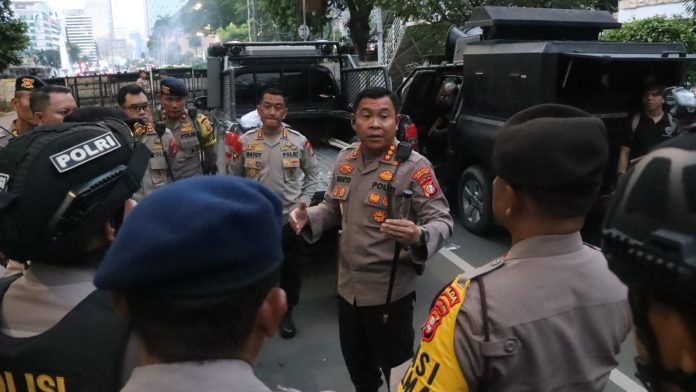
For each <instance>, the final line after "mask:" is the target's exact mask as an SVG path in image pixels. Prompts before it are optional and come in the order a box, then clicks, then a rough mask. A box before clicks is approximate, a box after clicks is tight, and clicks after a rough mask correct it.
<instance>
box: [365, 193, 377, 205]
mask: <svg viewBox="0 0 696 392" xmlns="http://www.w3.org/2000/svg"><path fill="white" fill-rule="evenodd" d="M379 199H380V197H379V193H377V192H370V196H369V197H368V200H370V203H375V204H377V203H379Z"/></svg>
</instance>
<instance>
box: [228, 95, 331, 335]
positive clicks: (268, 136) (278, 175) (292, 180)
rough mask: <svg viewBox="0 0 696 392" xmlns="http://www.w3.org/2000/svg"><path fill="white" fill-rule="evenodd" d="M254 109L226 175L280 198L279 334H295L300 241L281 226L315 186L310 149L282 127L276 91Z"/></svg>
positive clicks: (284, 108)
mask: <svg viewBox="0 0 696 392" xmlns="http://www.w3.org/2000/svg"><path fill="white" fill-rule="evenodd" d="M256 110H257V111H258V113H259V117H260V119H261V122H262V126H261V127H260V128H258V129H255V130H252V131H249V132H247V133H245V134H244V135H242V136H241V137H240V139H239V144H238V145H237V146H232V148H233V150H234V149H236V151H234V152H233V154H232V159H231V160H230V161H229V165H228V170H229V172H230V173H231V174H234V175H237V176H245V177H247V178H250V179H254V180H256V181H258V182H260V183H262V184H264V185H266V186H267V187H268V188H269V189H271V190H272V191H273V192H274V193H275V194H276V195H277V196H278V197H280V199H281V200H282V201H283V250H284V254H285V262H284V263H283V273H282V278H281V283H280V287H282V288H283V290H285V292H286V293H287V295H288V312H287V314H286V315H285V317H284V318H283V322H282V323H281V329H280V336H282V337H284V338H286V339H288V338H292V337H293V336H295V334H296V333H297V328H296V326H295V323H294V321H293V319H292V309H293V307H294V306H295V305H297V303H298V302H299V299H300V283H301V277H300V262H299V257H300V255H299V252H298V251H299V246H301V245H302V244H301V243H300V242H299V241H298V240H299V239H298V238H297V236H296V235H295V232H294V230H293V229H292V227H290V225H288V224H287V219H288V218H287V217H288V214H289V213H290V211H291V210H292V209H294V208H295V207H297V206H298V205H299V203H305V204H309V202H310V201H311V200H312V196H313V195H314V192H315V191H316V190H317V184H318V181H319V170H318V167H317V159H316V157H315V156H314V150H313V149H312V145H311V144H310V142H309V140H307V138H305V137H304V136H303V135H302V134H301V133H299V132H297V131H295V130H292V129H289V128H287V127H285V126H283V119H285V116H286V115H287V113H288V109H287V106H286V102H285V96H284V94H283V92H282V91H281V90H278V89H276V88H270V89H267V90H265V91H264V92H263V94H262V95H261V99H260V100H259V103H258V105H257V106H256Z"/></svg>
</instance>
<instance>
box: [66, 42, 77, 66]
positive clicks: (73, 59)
mask: <svg viewBox="0 0 696 392" xmlns="http://www.w3.org/2000/svg"><path fill="white" fill-rule="evenodd" d="M65 48H66V49H67V51H68V58H69V59H70V63H71V64H75V63H77V62H79V61H80V46H79V45H77V44H76V43H74V42H66V43H65Z"/></svg>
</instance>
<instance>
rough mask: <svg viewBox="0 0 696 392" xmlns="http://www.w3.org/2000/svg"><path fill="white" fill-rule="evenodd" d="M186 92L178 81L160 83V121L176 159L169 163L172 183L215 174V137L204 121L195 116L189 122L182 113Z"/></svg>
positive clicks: (181, 82) (199, 116) (202, 117)
mask: <svg viewBox="0 0 696 392" xmlns="http://www.w3.org/2000/svg"><path fill="white" fill-rule="evenodd" d="M187 94H188V90H187V89H186V85H185V84H184V82H183V81H182V80H180V79H176V78H164V79H162V80H161V81H160V96H159V99H160V104H161V105H162V114H161V120H162V121H164V122H165V123H166V125H167V129H169V130H170V131H171V133H172V134H173V135H174V138H175V139H176V146H177V151H176V156H175V157H174V159H173V162H172V174H173V175H174V178H173V180H174V181H177V180H181V179H183V178H187V177H191V176H196V175H200V174H212V173H215V172H216V170H217V163H216V161H217V157H216V154H215V134H214V133H213V128H212V127H211V125H210V122H209V121H208V118H207V117H206V116H204V115H202V114H198V115H197V116H196V118H195V119H191V118H189V116H188V113H187V112H186V95H187Z"/></svg>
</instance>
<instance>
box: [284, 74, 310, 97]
mask: <svg viewBox="0 0 696 392" xmlns="http://www.w3.org/2000/svg"><path fill="white" fill-rule="evenodd" d="M283 91H284V92H285V95H286V97H287V99H288V104H291V103H294V104H300V103H304V102H305V101H306V100H307V73H306V72H303V71H291V72H285V73H283Z"/></svg>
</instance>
